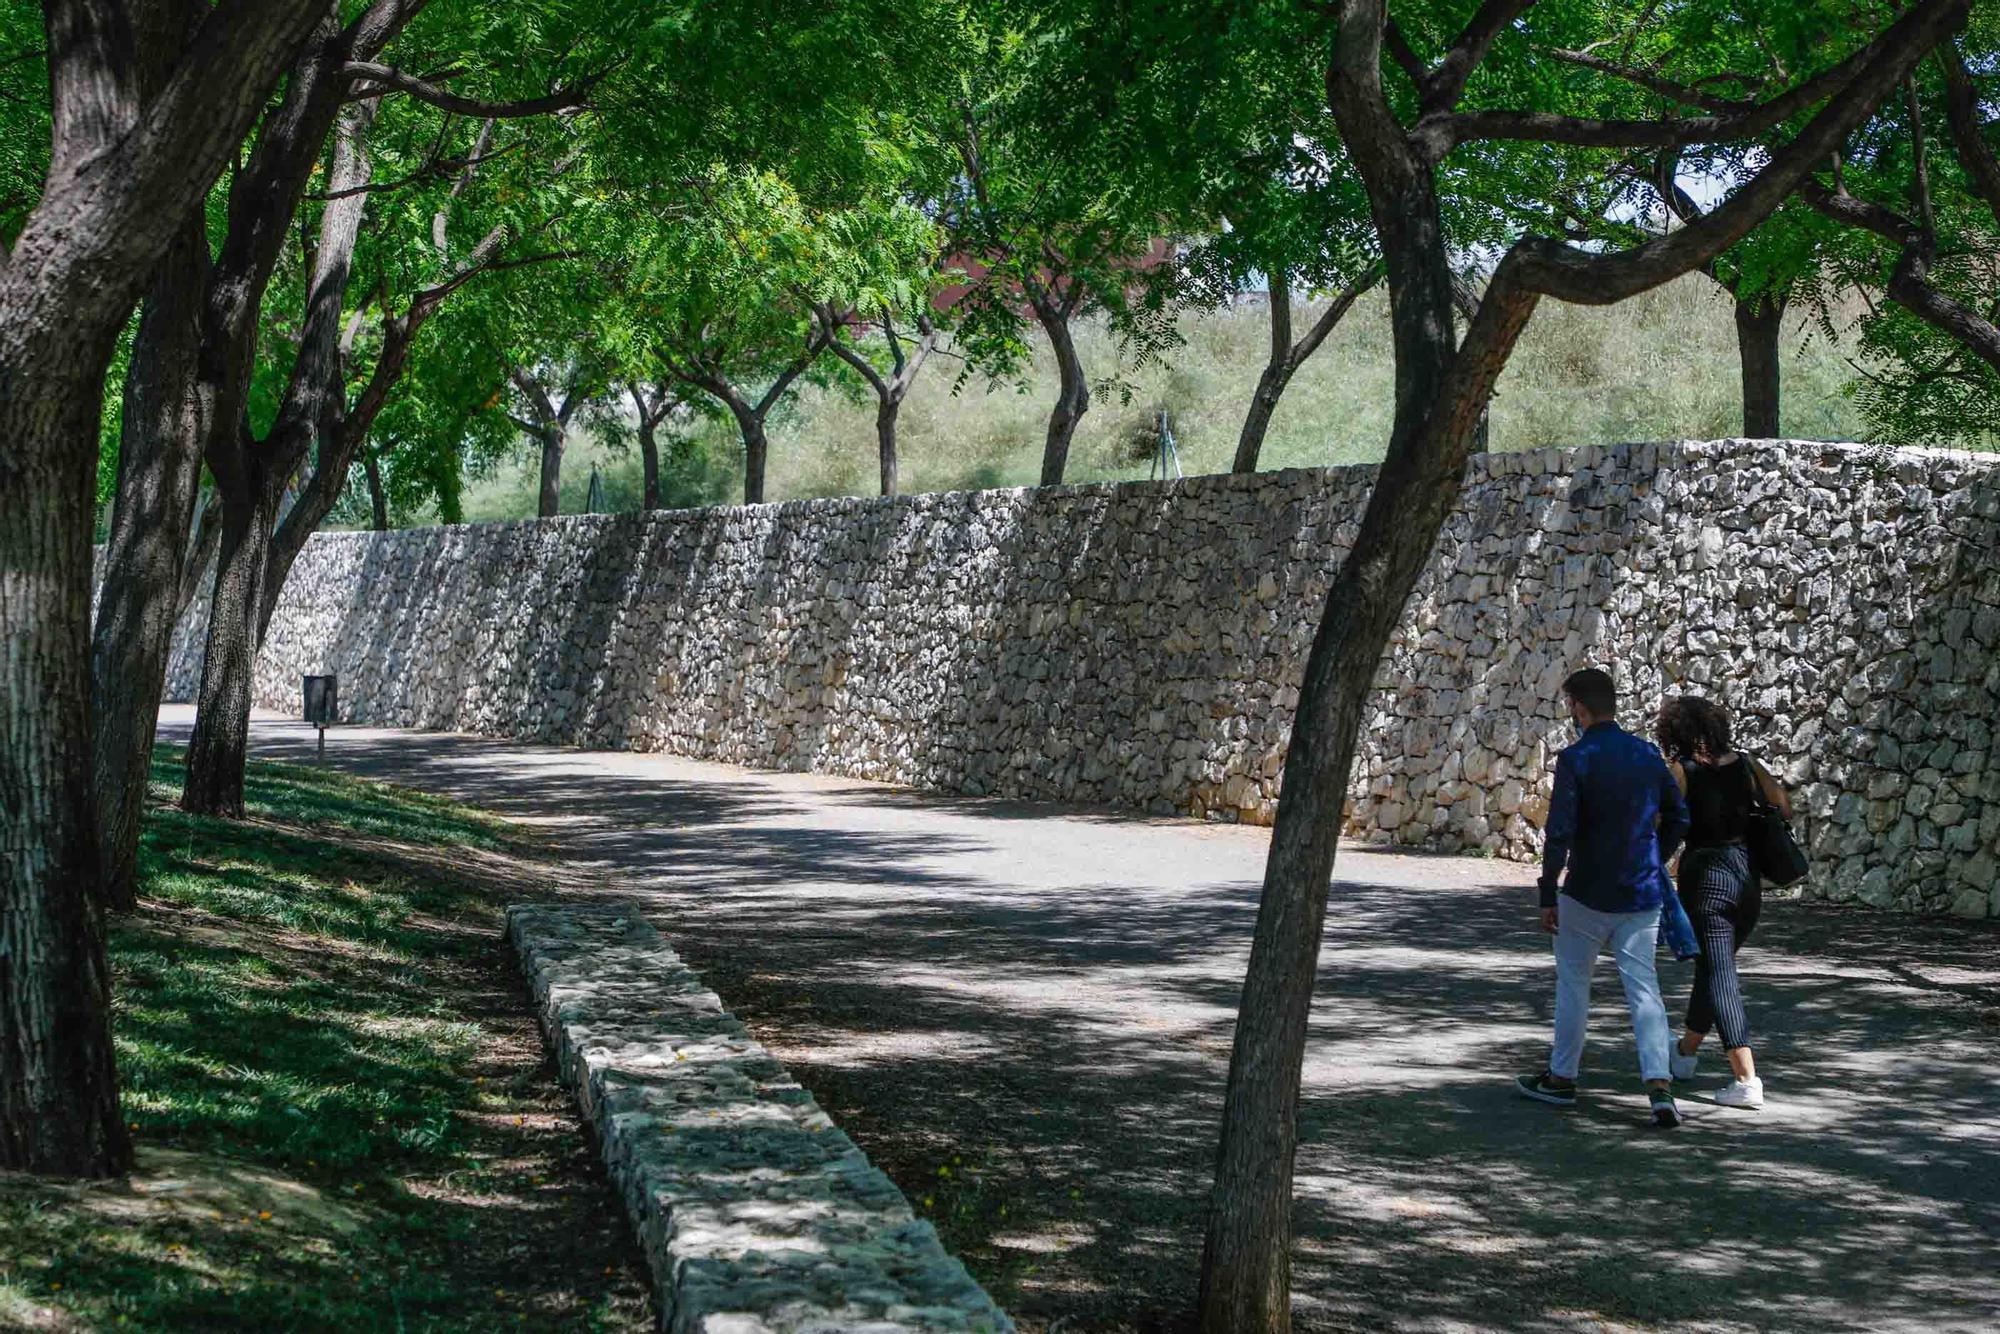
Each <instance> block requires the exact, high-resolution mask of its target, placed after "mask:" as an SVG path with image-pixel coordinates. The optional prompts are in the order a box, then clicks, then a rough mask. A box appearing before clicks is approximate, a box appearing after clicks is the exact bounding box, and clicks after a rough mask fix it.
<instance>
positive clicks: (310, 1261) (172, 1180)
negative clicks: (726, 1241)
mask: <svg viewBox="0 0 2000 1334" xmlns="http://www.w3.org/2000/svg"><path fill="white" fill-rule="evenodd" d="M178 780H179V766H178V762H177V759H176V757H174V756H171V755H168V754H165V753H163V754H162V755H161V756H160V757H158V758H157V760H156V763H155V766H154V771H153V781H154V784H155V788H156V795H157V796H162V797H165V796H170V795H171V794H172V793H173V791H174V790H175V789H176V788H177V786H178ZM248 797H249V806H250V809H251V812H252V818H251V819H250V820H249V821H247V822H244V823H241V824H235V823H229V822H225V821H217V820H208V819H202V818H198V817H193V816H189V815H186V814H183V813H181V812H179V811H178V810H175V809H172V808H171V807H166V806H161V807H158V808H156V809H155V810H153V811H152V813H151V815H150V818H149V820H148V823H147V827H146V831H145V840H144V845H143V847H142V851H141V868H142V877H143V878H142V886H141V892H142V894H143V895H144V898H145V903H144V905H143V907H142V910H141V911H140V912H139V913H137V914H134V915H132V916H130V917H126V918H121V919H119V920H117V921H115V922H114V924H113V928H112V933H111V954H112V962H113V969H114V975H115V981H116V1001H115V1007H114V1034H115V1038H116V1043H117V1052H118V1061H119V1068H120V1072H121V1075H122V1078H123V1086H124V1107H125V1113H126V1116H127V1118H128V1120H129V1121H130V1122H131V1125H132V1128H133V1131H134V1137H135V1140H136V1142H137V1144H138V1146H139V1152H140V1160H139V1166H138V1170H137V1171H136V1172H135V1174H134V1176H133V1178H132V1180H131V1182H129V1183H107V1184H104V1185H98V1186H88V1187H73V1186H61V1185H55V1184H51V1183H46V1182H34V1181H29V1180H26V1179H23V1178H13V1179H10V1180H6V1181H4V1182H0V1328H14V1327H19V1326H27V1327H31V1328H33V1327H38V1326H39V1327H52V1328H131V1329H161V1330H168V1329H173V1330H187V1329H214V1328H250V1329H408V1330H445V1329H466V1330H471V1329H491V1328H495V1327H497V1326H513V1327H521V1326H523V1325H527V1326H531V1327H534V1328H610V1327H619V1328H625V1327H631V1326H633V1325H635V1324H643V1323H644V1322H645V1320H646V1315H645V1312H644V1300H643V1286H642V1285H641V1284H640V1282H639V1281H638V1279H637V1278H636V1277H635V1273H634V1268H633V1266H632V1265H630V1263H629V1262H628V1259H627V1255H626V1252H625V1249H624V1247H625V1243H624V1241H623V1231H622V1220H621V1219H620V1218H619V1216H618V1211H617V1208H616V1205H615V1204H614V1203H613V1201H612V1200H611V1198H610V1197H609V1195H608V1194H607V1193H606V1192H605V1190H604V1188H603V1187H602V1185H601V1183H600V1182H599V1181H598V1180H597V1179H596V1178H595V1177H594V1176H593V1175H592V1174H591V1172H590V1170H589V1168H588V1155H587V1152H586V1151H585V1149H584V1145H583V1141H582V1138H581V1137H580V1136H579V1135H578V1134H577V1133H576V1128H575V1126H574V1122H573V1120H571V1119H570V1117H569V1115H568V1104H567V1103H566V1101H565V1100H564V1099H563V1098H562V1096H561V1094H560V1091H559V1090H557V1089H556V1088H555V1087H554V1085H553V1082H552V1081H551V1080H550V1078H549V1077H548V1075H547V1072H546V1071H544V1070H543V1069H542V1068H541V1062H540V1053H539V1044H538V1043H537V1042H536V1040H535V1035H534V1031H533V1025H532V1023H531V1022H530V1021H529V1020H528V1019H527V1017H526V1015H525V1013H524V1002H523V999H522V997H521V995H520V994H519V989H518V983H516V982H515V981H514V979H513V977H512V975H511V963H510V960H509V959H508V958H507V957H506V950H505V948H504V946H503V945H502V943H501V942H500V940H499V930H500V923H501V915H500V906H501V904H502V902H503V901H504V899H505V898H507V897H512V896H514V895H515V894H520V893H532V892H534V888H535V886H534V884H533V880H534V878H535V876H536V874H537V873H538V871H539V867H538V866H537V865H536V864H535V863H533V862H532V861H526V860H524V858H527V857H531V856H532V849H529V848H528V847H526V846H525V845H523V844H521V843H520V841H519V839H518V838H517V836H515V835H513V834H512V833H510V832H509V831H508V829H507V828H506V827H505V826H504V825H503V824H501V823H499V822H497V821H496V820H494V819H492V818H490V817H487V816H484V815H482V814H480V813H478V812H474V811H470V810H467V809H465V808H462V807H457V806H453V805H451V804H449V803H446V802H442V801H438V800H435V799H432V798H429V797H426V796H423V795H421V794H416V793H410V792H404V791H400V790H396V789H391V788H388V787H384V786H381V785H376V784H368V783H362V782H358V781H355V780H352V779H347V778H343V777H338V776H334V775H330V774H326V773H323V772H320V771H315V770H304V769H295V768H286V767H279V766H267V765H253V766H251V773H250V783H249V792H248ZM475 862H477V863H478V864H479V867H480V868H483V869H474V868H473V866H472V864H473V863H475ZM495 879H499V880H500V881H502V882H504V883H505V890H506V892H504V893H503V892H502V890H501V888H499V887H497V886H496V885H495V884H494V883H493V881H494V880H495Z"/></svg>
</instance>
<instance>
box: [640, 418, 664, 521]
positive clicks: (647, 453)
mask: <svg viewBox="0 0 2000 1334" xmlns="http://www.w3.org/2000/svg"><path fill="white" fill-rule="evenodd" d="M657 431H658V428H657V427H655V426H654V425H653V423H652V422H650V421H647V420H646V419H645V418H644V417H641V418H640V419H639V463H640V466H641V467H642V468H643V469H644V470H645V475H646V483H645V494H644V495H643V496H641V497H640V499H639V504H640V506H641V507H642V508H644V509H649V510H656V509H658V508H660V441H659V437H658V434H657Z"/></svg>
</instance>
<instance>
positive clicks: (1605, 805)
mask: <svg viewBox="0 0 2000 1334" xmlns="http://www.w3.org/2000/svg"><path fill="white" fill-rule="evenodd" d="M1563 696H1564V698H1565V699H1566V700H1567V701H1568V704H1569V712H1570V717H1571V718H1573V719H1575V720H1576V725H1577V728H1578V729H1579V730H1580V731H1581V732H1582V735H1581V736H1580V737H1579V738H1578V739H1577V742H1576V744H1575V745H1573V746H1571V747H1569V749H1567V750H1565V751H1563V753H1562V754H1561V755H1559V756H1557V758H1556V782H1555V793H1554V795H1553V797H1552V798H1551V799H1550V802H1549V819H1548V826H1547V829H1546V831H1545V843H1544V846H1543V850H1542V880H1541V891H1542V929H1543V930H1544V931H1547V932H1549V933H1550V934H1552V935H1553V936H1555V938H1556V941H1555V944H1556V1034H1555V1046H1554V1049H1553V1050H1552V1051H1551V1052H1550V1055H1549V1065H1548V1068H1547V1069H1546V1070H1543V1071H1542V1072H1541V1073H1540V1074H1534V1075H1522V1076H1521V1077H1520V1078H1519V1079H1518V1080H1516V1081H1515V1086H1516V1087H1517V1088H1519V1089H1520V1091H1521V1094H1522V1096H1524V1097H1529V1098H1533V1099H1535V1100H1536V1101H1538V1102H1547V1103H1554V1104H1555V1105H1556V1106H1558V1107H1571V1106H1574V1105H1575V1104H1576V1076H1577V1069H1578V1066H1579V1065H1580V1064H1581V1062H1582V1060H1583V1037H1584V1026H1585V1022H1586V1020H1587V1018H1588V1016H1589V1013H1590V974H1591V970H1592V968H1593V967H1594V966H1595V965H1596V963H1597V956H1598V954H1599V952H1600V951H1602V950H1603V949H1604V948H1605V947H1606V946H1609V947H1610V949H1611V952H1612V955H1613V957H1615V958H1616V959H1617V961H1618V977H1619V980H1620V981H1622V982H1623V983H1624V984H1625V1004H1626V1006H1627V1007H1628V1008H1629V1009H1630V1010H1631V1012H1632V1032H1633V1035H1634V1036H1635V1037H1637V1038H1638V1040H1639V1077H1640V1078H1641V1079H1643V1080H1644V1081H1645V1082H1646V1086H1647V1095H1648V1097H1649V1098H1650V1100H1651V1102H1652V1110H1653V1120H1654V1122H1655V1123H1656V1124H1658V1125H1661V1126H1677V1125H1679V1124H1680V1123H1681V1113H1680V1108H1679V1107H1677V1106H1676V1105H1675V1104H1674V1095H1673V1091H1672V1085H1671V1083H1670V1079H1669V1068H1668V1064H1667V1047H1668V1034H1667V1008H1666V1006H1665V1004H1664V1003H1662V1001H1661V1000H1660V981H1659V977H1658V975H1657V974H1656V973H1655V972H1654V970H1653V953H1654V950H1655V948H1656V947H1657V942H1658V939H1659V931H1660V905H1661V903H1662V902H1663V901H1664V899H1665V895H1666V887H1667V875H1666V862H1667V859H1668V858H1670V857H1672V856H1673V854H1674V849H1676V848H1677V847H1679V846H1680V841H1681V839H1682V838H1683V837H1684V836H1685V835H1686V834H1687V829H1688V812H1687V803H1686V801H1685V800H1683V799H1682V797H1681V789H1680V785H1679V784H1677V783H1676V782H1674V776H1673V773H1672V772H1671V771H1670V770H1669V769H1668V768H1667V764H1666V761H1665V760H1663V759H1662V758H1660V752H1659V751H1657V750H1655V749H1654V748H1653V747H1652V746H1651V745H1650V744H1648V743H1647V742H1645V741H1642V740H1640V739H1639V738H1638V737H1636V736H1633V735H1632V734H1631V733H1630V732H1627V731H1625V730H1624V729H1623V728H1621V727H1619V726H1618V723H1617V715H1618V695H1617V690H1616V688H1615V687H1614V686H1613V685H1612V683H1611V678H1610V677H1609V676H1607V675H1606V674H1605V673H1603V672H1600V671H1598V670H1597V669H1596V668H1586V669H1584V670H1583V671H1580V672H1576V673H1574V674H1572V675H1571V676H1570V678H1569V679H1568V680H1566V681H1564V682H1563ZM1565 864H1567V866H1568V869H1569V874H1568V876H1567V878H1564V876H1563V868H1564V865H1565ZM1558 882H1560V884H1561V889H1562V894H1561V897H1560V899H1558V897H1557V893H1556V889H1557V885H1558Z"/></svg>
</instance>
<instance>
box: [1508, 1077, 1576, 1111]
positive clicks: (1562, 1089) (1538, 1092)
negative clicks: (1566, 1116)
mask: <svg viewBox="0 0 2000 1334" xmlns="http://www.w3.org/2000/svg"><path fill="white" fill-rule="evenodd" d="M1514 1088H1515V1090H1516V1091H1517V1092H1519V1093H1520V1095H1521V1096H1522V1097H1524V1098H1533V1099H1534V1100H1535V1101H1536V1102H1546V1103H1550V1104H1553V1105H1554V1106H1557V1107H1574V1106H1576V1085H1575V1084H1574V1083H1568V1084H1558V1083H1557V1082H1556V1077H1555V1075H1554V1074H1552V1073H1551V1072H1549V1071H1547V1070H1544V1071H1542V1072H1541V1073H1540V1074H1538V1075H1522V1076H1520V1077H1519V1078H1518V1079H1516V1080H1515V1081H1514Z"/></svg>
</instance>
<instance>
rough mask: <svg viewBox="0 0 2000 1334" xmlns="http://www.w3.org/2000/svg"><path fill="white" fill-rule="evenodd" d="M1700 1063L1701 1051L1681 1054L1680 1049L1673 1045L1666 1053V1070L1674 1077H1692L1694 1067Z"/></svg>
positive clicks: (1686, 1078)
mask: <svg viewBox="0 0 2000 1334" xmlns="http://www.w3.org/2000/svg"><path fill="white" fill-rule="evenodd" d="M1700 1064H1701V1053H1700V1052H1698V1051H1697V1052H1696V1053H1695V1054H1694V1055H1692V1056H1683V1055H1681V1049H1680V1048H1679V1047H1674V1048H1672V1049H1671V1050H1669V1051H1668V1053H1667V1070H1668V1071H1669V1072H1670V1073H1671V1074H1672V1075H1673V1077H1674V1078H1675V1079H1679V1080H1683V1081H1685V1080H1689V1079H1693V1078H1694V1069H1695V1067H1696V1066H1697V1065H1700Z"/></svg>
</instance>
